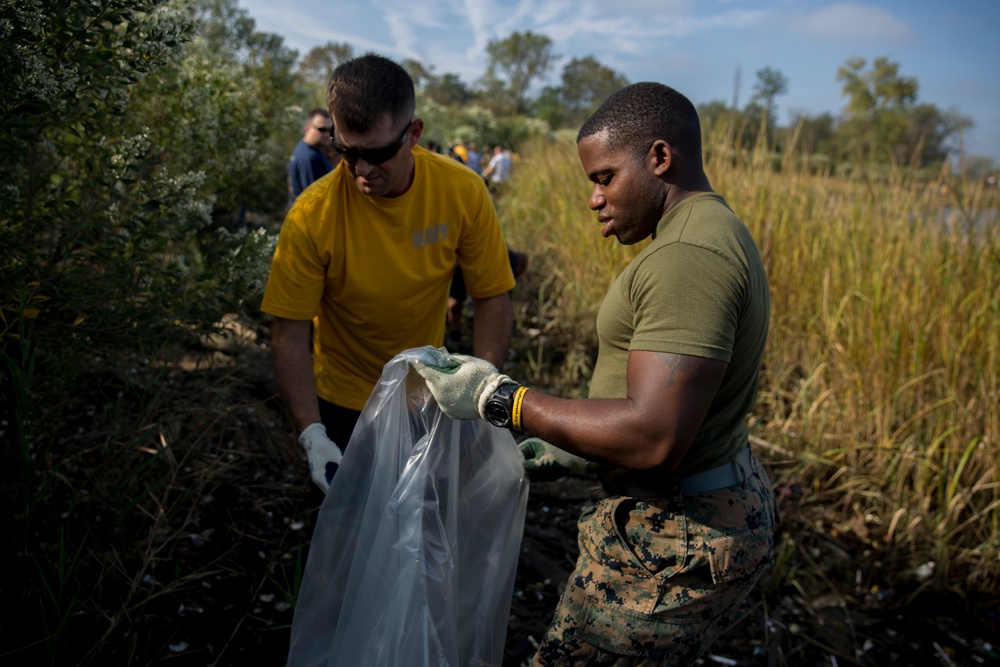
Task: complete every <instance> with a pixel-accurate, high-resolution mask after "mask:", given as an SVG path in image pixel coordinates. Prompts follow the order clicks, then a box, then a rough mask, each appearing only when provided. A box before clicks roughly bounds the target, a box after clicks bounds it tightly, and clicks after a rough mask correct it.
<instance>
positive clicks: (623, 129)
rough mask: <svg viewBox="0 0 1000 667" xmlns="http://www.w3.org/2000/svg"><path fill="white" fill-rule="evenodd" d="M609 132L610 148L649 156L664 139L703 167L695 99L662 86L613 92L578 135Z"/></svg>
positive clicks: (645, 85) (649, 84)
mask: <svg viewBox="0 0 1000 667" xmlns="http://www.w3.org/2000/svg"><path fill="white" fill-rule="evenodd" d="M603 130H607V132H608V148H609V149H611V150H622V149H624V150H627V151H630V152H631V153H632V154H633V155H635V156H636V157H641V156H643V155H645V154H646V152H647V151H648V150H649V147H650V146H652V145H653V142H654V141H656V140H657V139H663V140H664V141H666V142H667V143H668V144H670V146H671V147H672V148H673V149H674V150H676V151H677V152H678V153H679V154H680V156H681V157H682V158H683V159H684V161H685V162H687V163H688V164H691V165H700V164H701V159H702V158H701V123H700V122H699V121H698V111H697V110H696V109H695V108H694V105H693V104H691V100H689V99H688V98H686V97H684V95H681V94H680V93H679V92H677V91H676V90H674V89H673V88H671V87H670V86H665V85H663V84H662V83H652V82H643V83H634V84H632V85H630V86H626V87H624V88H622V89H621V90H619V91H617V92H615V93H613V94H612V95H611V96H610V97H609V98H608V99H607V100H605V101H604V104H602V105H601V106H600V107H599V108H598V109H597V111H595V112H594V114H593V115H592V116H591V117H590V118H588V119H587V122H585V123H584V124H583V127H581V128H580V132H579V133H578V134H577V136H576V140H577V142H579V141H580V140H581V139H584V138H586V137H589V136H591V135H593V134H597V133H599V132H601V131H603Z"/></svg>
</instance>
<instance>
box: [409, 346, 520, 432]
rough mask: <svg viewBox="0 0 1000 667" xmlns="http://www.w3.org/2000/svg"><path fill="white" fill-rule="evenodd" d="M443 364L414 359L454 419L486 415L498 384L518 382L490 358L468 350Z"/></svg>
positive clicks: (442, 408) (443, 407) (442, 361)
mask: <svg viewBox="0 0 1000 667" xmlns="http://www.w3.org/2000/svg"><path fill="white" fill-rule="evenodd" d="M440 364H441V365H438V366H431V365H428V364H423V363H420V362H419V361H416V362H413V367H414V368H415V369H416V370H417V372H418V373H420V376H421V377H422V378H424V380H426V381H427V387H428V388H429V389H430V390H431V394H432V395H433V396H434V399H435V400H436V401H437V402H438V405H439V406H441V410H442V411H443V412H444V413H445V414H446V415H448V416H449V417H451V418H452V419H485V418H486V416H485V412H484V410H483V408H484V407H485V406H486V401H487V400H488V399H489V397H490V396H492V395H493V392H494V391H496V389H497V387H499V386H500V385H502V384H506V383H511V384H516V383H515V382H514V381H513V380H511V379H510V378H509V377H507V376H506V375H503V374H501V373H500V371H498V370H497V369H496V367H495V366H494V365H493V364H491V363H490V362H488V361H484V360H483V359H478V358H476V357H470V356H466V355H464V354H453V355H450V357H449V358H444V357H442V358H441V361H440Z"/></svg>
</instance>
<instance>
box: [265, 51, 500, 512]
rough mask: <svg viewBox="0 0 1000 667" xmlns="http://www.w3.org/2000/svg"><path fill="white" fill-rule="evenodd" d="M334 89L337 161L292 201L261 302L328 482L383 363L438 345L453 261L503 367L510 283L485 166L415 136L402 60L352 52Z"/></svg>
mask: <svg viewBox="0 0 1000 667" xmlns="http://www.w3.org/2000/svg"><path fill="white" fill-rule="evenodd" d="M327 102H328V105H329V108H330V116H331V119H332V121H333V126H334V134H335V136H336V142H335V144H334V148H335V149H336V150H337V152H338V153H339V154H340V156H341V158H342V160H341V163H340V165H339V166H338V167H337V168H336V169H334V170H333V171H332V172H330V173H329V174H327V175H326V176H324V177H323V178H321V179H319V180H318V181H316V182H315V184H314V186H313V187H311V188H310V189H309V190H308V191H306V192H304V193H303V194H302V195H301V196H300V197H299V198H298V199H297V200H296V201H295V204H294V206H293V207H292V209H291V210H290V211H289V213H288V216H287V217H286V219H285V223H284V225H283V227H282V230H281V235H280V237H279V240H278V246H277V248H276V250H275V254H274V260H273V262H272V265H271V274H270V277H269V279H268V284H267V289H266V291H265V294H264V301H263V304H262V306H261V309H262V310H263V311H264V312H267V313H270V314H271V315H273V316H274V330H273V341H272V344H273V352H272V362H273V366H274V374H275V380H276V382H277V384H278V388H279V389H280V390H281V393H282V397H283V398H284V400H285V403H286V405H287V407H288V409H289V412H290V413H291V417H292V420H293V422H294V425H295V428H296V430H297V432H298V433H299V434H300V435H299V443H300V444H301V445H302V446H303V447H304V448H305V449H306V452H307V454H308V458H309V468H310V471H311V474H312V479H313V481H314V482H315V483H316V484H317V485H318V486H319V487H320V488H321V489H322V490H323V491H324V492H325V491H326V490H327V489H329V483H330V481H331V479H332V477H333V473H334V472H335V470H336V467H337V465H338V464H339V463H340V458H341V453H342V449H343V448H344V447H346V446H347V443H348V441H349V440H350V436H351V433H352V432H353V430H354V425H355V423H356V422H357V419H358V417H359V415H360V411H361V409H362V408H363V407H364V405H365V402H366V401H367V400H368V396H369V394H370V393H371V391H372V389H373V388H374V386H375V384H376V382H377V381H378V378H379V375H380V374H381V371H382V366H383V365H384V364H385V363H386V362H387V361H389V360H390V359H391V358H392V357H393V356H395V355H396V354H397V353H399V352H401V351H402V350H404V349H408V348H411V347H418V346H422V345H435V346H440V345H442V343H443V340H444V329H445V310H446V305H447V301H448V288H449V285H450V283H451V277H452V274H453V272H454V270H455V267H456V266H459V267H461V269H462V273H463V275H464V276H465V279H466V285H467V287H468V291H469V294H471V295H472V296H473V298H474V299H475V309H476V317H475V325H474V331H473V349H474V351H475V354H476V355H477V356H480V357H482V358H484V359H486V360H488V361H490V362H491V363H493V364H494V365H496V366H497V367H501V366H502V364H503V358H504V354H505V352H506V350H507V344H508V342H509V339H510V331H511V326H512V314H511V306H510V298H509V296H508V292H509V291H510V290H511V289H512V288H513V287H514V277H513V274H512V273H511V269H510V263H509V262H508V259H507V249H506V245H505V243H504V239H503V235H502V233H501V231H500V225H499V221H498V219H497V216H496V211H495V209H494V207H493V203H492V200H491V198H490V195H489V192H488V191H487V189H486V187H485V185H484V183H483V181H482V179H481V178H480V177H478V176H477V175H476V174H475V173H474V172H472V171H471V170H469V169H466V168H465V167H464V166H462V165H461V164H459V163H457V162H456V161H455V160H452V159H450V158H448V157H447V156H442V155H436V154H434V153H431V152H429V151H426V150H424V149H422V148H421V147H420V146H419V145H418V143H417V142H418V141H419V139H420V136H421V133H422V131H423V125H424V124H423V120H421V119H420V118H415V117H414V115H413V114H414V108H415V102H414V90H413V81H412V79H411V78H410V76H409V75H408V74H407V73H406V71H405V70H404V69H403V68H402V67H400V66H399V65H398V64H396V63H394V62H393V61H391V60H388V59H386V58H382V57H380V56H375V55H366V56H362V57H360V58H357V59H354V60H351V61H349V62H346V63H344V64H342V65H341V66H340V67H338V68H337V69H336V70H335V71H334V73H333V76H332V77H331V79H330V84H329V88H328V91H327ZM312 327H315V334H314V336H313V349H312V354H310V330H311V328H312Z"/></svg>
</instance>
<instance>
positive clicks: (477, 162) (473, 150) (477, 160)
mask: <svg viewBox="0 0 1000 667" xmlns="http://www.w3.org/2000/svg"><path fill="white" fill-rule="evenodd" d="M467 153H468V156H469V157H468V159H467V160H466V165H467V166H468V167H469V168H470V169H472V171H474V172H476V173H477V174H481V173H482V172H483V155H482V153H480V152H479V147H478V145H477V144H476V142H475V141H470V142H469V145H468V151H467Z"/></svg>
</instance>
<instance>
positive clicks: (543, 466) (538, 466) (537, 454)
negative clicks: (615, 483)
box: [518, 438, 591, 482]
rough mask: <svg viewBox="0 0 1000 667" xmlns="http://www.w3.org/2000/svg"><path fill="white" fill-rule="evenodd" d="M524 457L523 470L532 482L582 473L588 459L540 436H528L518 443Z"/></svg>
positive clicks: (587, 466) (588, 462) (588, 464)
mask: <svg viewBox="0 0 1000 667" xmlns="http://www.w3.org/2000/svg"><path fill="white" fill-rule="evenodd" d="M518 447H520V449H521V456H523V457H524V472H525V474H526V475H527V476H528V479H529V480H531V481H532V482H551V481H553V480H557V479H561V478H563V477H565V476H566V475H569V474H570V473H575V474H577V475H584V474H586V473H587V472H588V471H589V469H590V466H591V464H590V461H588V460H587V459H583V458H580V457H579V456H577V455H575V454H570V453H569V452H567V451H565V450H563V449H559V448H558V447H556V446H555V445H551V444H549V443H547V442H545V441H544V440H542V439H540V438H528V439H527V440H525V441H523V442H522V443H521V444H520V445H518Z"/></svg>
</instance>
